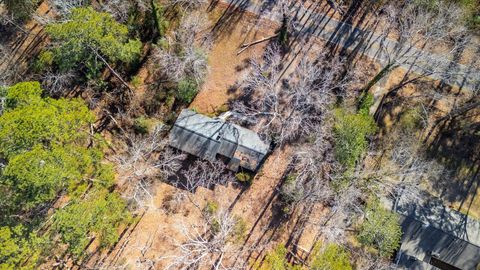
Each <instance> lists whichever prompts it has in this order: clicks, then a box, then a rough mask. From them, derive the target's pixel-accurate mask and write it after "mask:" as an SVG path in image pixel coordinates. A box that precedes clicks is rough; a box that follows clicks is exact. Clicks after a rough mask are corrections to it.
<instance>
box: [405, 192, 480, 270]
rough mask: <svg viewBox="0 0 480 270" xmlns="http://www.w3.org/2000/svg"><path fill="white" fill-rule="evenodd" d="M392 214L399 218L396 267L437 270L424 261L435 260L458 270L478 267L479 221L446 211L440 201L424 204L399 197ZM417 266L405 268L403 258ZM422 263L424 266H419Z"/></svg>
mask: <svg viewBox="0 0 480 270" xmlns="http://www.w3.org/2000/svg"><path fill="white" fill-rule="evenodd" d="M396 211H397V212H398V213H399V214H401V215H402V218H401V222H402V224H401V226H402V231H403V236H402V245H401V247H400V253H399V261H398V262H399V266H401V267H403V268H405V269H421V270H423V269H437V268H435V267H433V266H431V265H430V264H428V262H429V261H430V257H431V256H432V255H433V256H434V257H436V258H437V259H439V260H441V261H443V262H445V263H448V264H450V265H452V266H455V267H457V268H459V269H465V270H470V269H476V267H477V265H479V264H480V246H479V243H480V222H479V221H478V220H475V219H472V218H470V217H469V216H467V215H464V214H462V213H460V212H458V211H455V210H453V209H450V208H448V207H446V206H444V205H443V204H442V202H441V201H440V200H435V199H431V200H428V201H427V202H426V203H425V204H422V205H420V204H417V203H413V202H409V201H408V200H407V199H406V198H404V197H402V198H400V200H399V202H398V206H397V209H396ZM412 257H414V258H417V259H418V262H419V263H415V264H414V265H415V266H413V265H409V264H408V262H409V261H410V262H411V261H412V260H411V259H409V260H407V258H412ZM420 262H425V263H420Z"/></svg>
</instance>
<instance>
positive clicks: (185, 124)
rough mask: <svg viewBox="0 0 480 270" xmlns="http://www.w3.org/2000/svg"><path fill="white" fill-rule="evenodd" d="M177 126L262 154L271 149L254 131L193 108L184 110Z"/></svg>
mask: <svg viewBox="0 0 480 270" xmlns="http://www.w3.org/2000/svg"><path fill="white" fill-rule="evenodd" d="M175 126H177V127H181V128H183V129H186V130H188V131H190V132H193V133H195V134H197V135H200V136H203V137H205V138H208V139H210V140H215V141H219V140H220V139H222V140H226V141H228V142H231V143H234V144H237V145H240V146H242V147H244V148H247V149H248V150H252V151H255V152H258V153H260V154H264V155H265V154H267V153H268V150H269V145H268V144H266V143H264V142H263V141H262V139H261V138H260V137H259V136H258V134H257V133H255V132H254V131H252V130H249V129H246V128H243V127H241V126H239V125H235V124H232V123H228V122H225V121H223V120H221V119H212V118H210V117H207V116H205V115H202V114H198V113H196V112H194V111H192V110H188V109H185V110H183V111H182V112H181V113H180V115H179V117H178V119H177V121H176V122H175Z"/></svg>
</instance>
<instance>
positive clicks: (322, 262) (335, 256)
mask: <svg viewBox="0 0 480 270" xmlns="http://www.w3.org/2000/svg"><path fill="white" fill-rule="evenodd" d="M311 269H312V270H352V265H351V264H350V253H349V252H348V251H347V250H346V249H345V248H343V247H342V246H340V245H337V244H333V243H332V244H328V245H327V246H326V247H325V249H324V250H322V251H321V252H319V253H318V254H316V255H315V256H314V259H313V263H312V267H311Z"/></svg>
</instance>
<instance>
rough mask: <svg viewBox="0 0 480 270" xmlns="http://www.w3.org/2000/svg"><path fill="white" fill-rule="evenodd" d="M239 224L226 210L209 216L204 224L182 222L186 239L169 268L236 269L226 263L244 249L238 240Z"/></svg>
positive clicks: (182, 231) (179, 245)
mask: <svg viewBox="0 0 480 270" xmlns="http://www.w3.org/2000/svg"><path fill="white" fill-rule="evenodd" d="M236 225H237V219H236V218H235V217H233V216H232V215H230V214H229V213H228V212H226V211H224V210H219V211H218V212H217V213H216V214H214V215H213V216H209V217H206V219H205V220H204V222H203V224H196V225H186V224H183V223H182V224H181V225H180V231H181V233H182V235H183V236H184V237H185V238H186V240H185V241H184V242H181V243H178V242H177V243H176V246H177V249H178V253H179V254H178V255H176V256H174V257H173V258H172V262H171V263H170V264H169V265H168V266H167V267H166V269H185V270H186V269H191V268H200V269H201V268H202V267H209V268H211V269H236V268H234V267H232V266H229V265H228V263H225V261H226V260H227V259H228V258H229V257H230V256H233V255H236V253H237V252H238V251H239V249H240V247H239V245H238V244H237V243H236V242H235V241H234V239H235V238H236V237H237V236H236V235H235V230H236Z"/></svg>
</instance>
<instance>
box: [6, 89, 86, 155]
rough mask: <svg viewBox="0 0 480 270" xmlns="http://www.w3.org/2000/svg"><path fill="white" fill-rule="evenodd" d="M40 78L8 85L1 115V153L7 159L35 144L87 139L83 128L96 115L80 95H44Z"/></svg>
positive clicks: (53, 143) (59, 143) (62, 143)
mask: <svg viewBox="0 0 480 270" xmlns="http://www.w3.org/2000/svg"><path fill="white" fill-rule="evenodd" d="M41 93H42V89H41V88H40V84H39V83H38V82H25V83H19V84H16V85H14V86H12V87H9V88H8V89H7V95H6V108H5V110H4V113H3V115H2V116H1V117H0V154H1V155H3V156H5V157H6V158H7V159H8V158H11V157H12V156H13V155H16V154H19V153H21V152H24V151H29V150H31V149H32V148H33V146H34V145H36V144H40V145H42V146H44V147H49V146H52V145H55V144H57V145H65V144H68V143H72V142H75V141H78V140H81V139H85V138H86V135H87V133H86V132H82V129H85V127H87V125H88V124H90V123H92V122H93V120H94V118H93V115H92V114H91V112H90V111H89V110H88V108H87V106H85V102H84V101H82V100H80V99H70V100H67V99H59V100H56V99H52V98H42V97H41Z"/></svg>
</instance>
